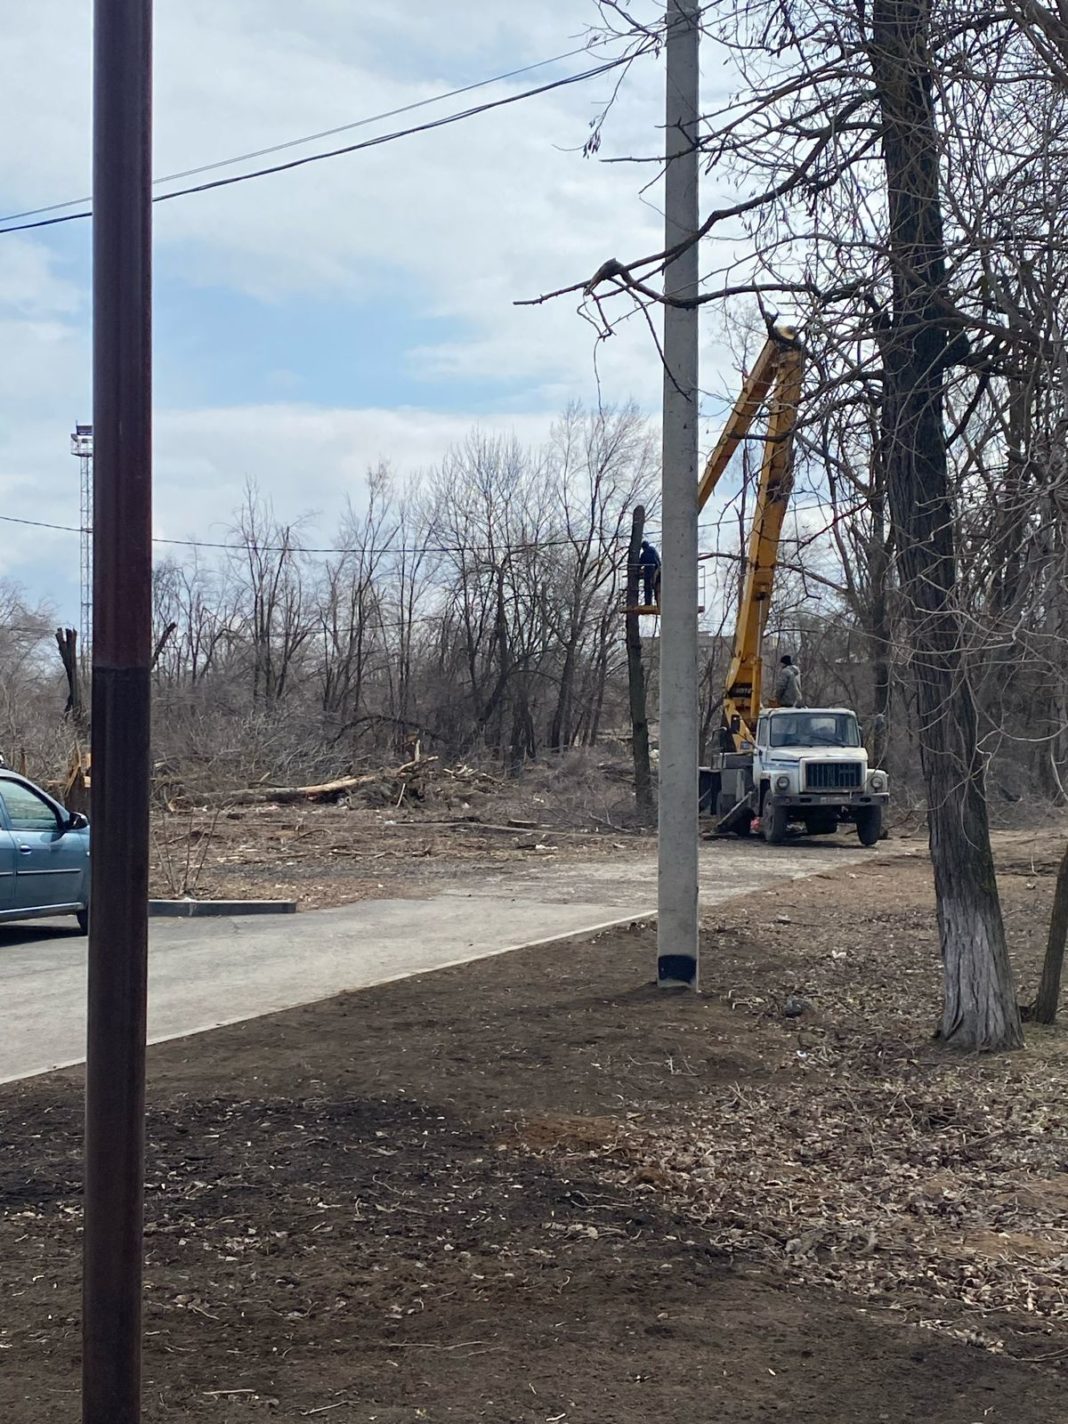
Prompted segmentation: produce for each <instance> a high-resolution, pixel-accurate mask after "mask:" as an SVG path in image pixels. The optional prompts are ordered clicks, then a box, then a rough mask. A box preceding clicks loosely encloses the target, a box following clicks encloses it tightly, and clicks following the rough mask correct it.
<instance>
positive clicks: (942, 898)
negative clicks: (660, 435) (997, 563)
mask: <svg viewBox="0 0 1068 1424" xmlns="http://www.w3.org/2000/svg"><path fill="white" fill-rule="evenodd" d="M929 20H930V16H929V11H928V6H927V3H926V0H873V7H872V44H871V63H872V73H873V78H874V81H875V88H876V92H877V95H878V101H879V106H880V109H881V113H882V119H883V125H884V127H883V160H884V163H885V166H886V189H887V203H888V209H889V221H890V260H891V266H892V275H893V320H892V328H891V331H890V333H889V334H888V336H887V338H886V355H887V362H886V373H885V388H884V428H885V437H886V438H885V443H884V449H885V455H886V474H887V488H888V494H889V499H890V512H891V516H892V519H893V522H894V532H895V539H896V544H897V550H898V560H899V566H900V570H901V587H902V593H903V595H904V601H905V605H906V613H907V617H908V619H909V623H910V634H911V666H912V674H913V678H914V681H915V687H916V701H917V709H918V713H919V734H920V757H921V762H922V766H923V773H924V779H925V782H926V788H927V806H928V811H927V815H928V828H929V833H930V845H931V860H932V862H933V865H934V876H935V894H936V897H937V905H938V927H939V933H940V937H941V944H942V958H943V962H944V969H945V1003H944V1009H943V1015H942V1025H941V1036H942V1038H943V1039H944V1040H945V1041H946V1042H947V1043H950V1044H953V1045H954V1046H958V1047H960V1048H969V1049H996V1048H1016V1047H1019V1046H1020V1044H1021V1043H1022V1041H1023V1036H1022V1030H1021V1027H1020V1014H1019V1009H1018V1006H1017V1003H1016V995H1015V991H1014V988H1013V983H1012V973H1011V970H1010V968H1009V960H1008V953H1007V950H1006V946H1005V930H1004V926H1003V923H1002V919H1001V906H1000V903H999V900H998V891H997V882H996V880H995V878H994V861H993V855H992V853H991V850H990V831H989V826H988V823H987V808H986V799H985V795H984V786H983V760H982V756H981V754H980V752H979V750H978V746H977V725H976V710H975V701H974V698H973V695H972V691H971V688H970V686H969V684H968V680H967V677H966V675H965V670H964V668H963V666H962V646H961V643H962V640H961V628H960V623H959V619H958V616H957V611H956V609H955V607H954V602H953V594H954V584H955V582H956V549H955V543H954V537H953V510H952V504H951V500H950V492H949V479H948V469H947V459H946V443H945V430H944V425H943V385H944V379H945V368H946V365H947V363H948V362H949V361H950V359H951V352H950V339H949V332H948V330H947V327H946V322H945V319H944V314H943V310H942V307H941V306H940V299H941V298H942V296H943V292H944V283H945V249H944V241H943V233H942V214H941V205H940V197H939V185H938V135H937V131H936V126H935V116H934V106H933V103H932V99H931V76H930V72H929V69H928V57H929V55H930V24H929Z"/></svg>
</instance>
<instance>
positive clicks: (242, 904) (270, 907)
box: [148, 900, 297, 920]
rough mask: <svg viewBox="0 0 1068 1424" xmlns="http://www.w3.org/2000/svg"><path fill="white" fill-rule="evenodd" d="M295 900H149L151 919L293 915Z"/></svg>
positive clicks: (295, 909)
mask: <svg viewBox="0 0 1068 1424" xmlns="http://www.w3.org/2000/svg"><path fill="white" fill-rule="evenodd" d="M296 911H297V902H296V900H149V902H148V913H149V915H150V917H151V918H152V919H183V920H191V919H198V918H200V917H202V916H206V915H212V916H227V915H294V914H296Z"/></svg>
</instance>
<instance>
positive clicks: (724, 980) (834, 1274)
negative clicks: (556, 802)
mask: <svg viewBox="0 0 1068 1424" xmlns="http://www.w3.org/2000/svg"><path fill="white" fill-rule="evenodd" d="M1047 845H1048V846H1049V847H1050V849H1049V851H1047V850H1046V849H1045V846H1047ZM1042 846H1043V848H1042V849H1041V851H1040V852H1036V853H1035V854H1036V857H1037V858H1033V857H1032V853H1031V850H1030V847H1029V845H1028V843H1027V841H1026V839H1025V838H1022V837H1019V836H1017V837H1015V838H1012V839H1011V840H1006V841H1004V842H1003V854H1002V861H1001V867H1000V869H1001V884H1002V891H1003V897H1004V904H1005V910H1006V918H1007V923H1008V928H1009V934H1010V939H1011V943H1012V951H1013V958H1014V962H1015V964H1016V968H1017V971H1018V974H1019V977H1020V983H1021V994H1022V996H1023V997H1026V996H1027V994H1029V993H1030V992H1031V991H1032V990H1033V986H1034V984H1035V982H1036V977H1037V962H1038V956H1039V954H1040V950H1041V945H1042V942H1043V938H1044V933H1045V917H1046V915H1047V913H1048V905H1049V900H1050V896H1051V893H1052V884H1053V864H1052V858H1051V857H1052V854H1053V853H1054V851H1055V850H1056V847H1055V846H1054V845H1052V843H1051V842H1050V841H1048V840H1047V839H1046V838H1043V842H1042ZM653 965H654V942H653V936H652V933H651V931H650V929H649V928H648V927H646V926H643V925H635V926H633V927H631V928H630V929H626V930H622V931H610V932H606V933H605V934H603V935H600V936H597V937H594V938H592V939H589V940H585V941H580V942H573V943H567V944H561V945H554V946H550V947H543V948H540V949H537V950H533V951H525V952H521V953H517V954H512V955H506V956H503V957H500V958H497V959H492V960H486V961H482V962H480V963H477V964H473V965H469V966H466V967H462V968H458V969H450V970H446V971H442V972H440V973H437V974H433V975H428V976H425V977H423V978H420V979H414V980H408V981H404V982H401V983H396V984H392V985H388V986H383V987H381V988H378V989H374V990H370V991H366V992H363V993H360V994H356V995H348V996H343V997H340V998H338V999H334V1000H330V1001H328V1002H325V1003H322V1004H317V1005H312V1006H310V1007H307V1008H303V1009H298V1010H293V1011H290V1012H288V1013H284V1014H280V1015H276V1016H274V1017H272V1018H266V1019H260V1020H256V1021H253V1022H250V1023H246V1024H242V1025H238V1026H236V1027H233V1028H228V1029H225V1030H221V1031H218V1032H216V1033H213V1034H211V1035H204V1036H200V1037H196V1038H192V1039H187V1040H182V1041H178V1042H175V1043H170V1044H167V1045H162V1046H159V1047H158V1048H156V1049H153V1050H152V1051H151V1054H150V1119H149V1129H148V1138H149V1148H148V1207H147V1211H148V1231H147V1238H146V1247H147V1314H146V1330H147V1339H146V1356H145V1380H146V1414H145V1417H146V1420H148V1421H164V1420H172V1419H173V1420H183V1421H185V1420H188V1421H201V1420H204V1421H208V1420H211V1421H218V1424H244V1421H251V1420H254V1419H260V1418H278V1419H286V1420H302V1419H313V1420H318V1419H320V1418H322V1419H324V1420H328V1421H330V1424H333V1421H338V1424H345V1422H347V1421H361V1424H363V1421H382V1422H383V1424H402V1421H403V1424H409V1421H416V1420H430V1421H436V1420H453V1419H455V1420H464V1421H468V1420H487V1421H494V1424H638V1421H645V1420H647V1419H649V1418H663V1419H666V1420H670V1421H678V1424H699V1421H700V1424H704V1421H706V1420H710V1419H716V1420H722V1421H725V1424H756V1421H761V1424H763V1421H767V1420H773V1419H781V1420H783V1421H790V1424H803V1422H804V1421H809V1424H867V1421H882V1420H886V1421H890V1424H905V1421H916V1424H919V1421H921V1420H922V1421H928V1420H937V1421H939V1424H979V1421H984V1424H985V1421H994V1424H996V1422H997V1421H1004V1424H1009V1421H1013V1424H1039V1421H1042V1424H1054V1421H1059V1420H1060V1419H1063V1418H1064V1417H1065V1408H1064V1398H1065V1386H1066V1382H1068V1380H1066V1374H1068V1296H1066V1291H1068V1133H1066V1117H1068V1092H1066V1088H1068V1034H1066V1033H1065V1032H1064V1031H1062V1030H1060V1029H1057V1030H1043V1031H1038V1030H1034V1029H1032V1030H1031V1033H1030V1046H1029V1048H1028V1050H1027V1051H1026V1052H1025V1053H1023V1054H1016V1055H1011V1056H1007V1057H1005V1058H999V1059H989V1060H976V1059H968V1060H961V1059H958V1058H954V1057H951V1056H947V1055H945V1054H943V1053H942V1052H940V1051H939V1050H938V1049H937V1047H936V1045H935V1044H934V1043H933V1041H932V1039H931V1036H930V1031H931V1026H932V1024H933V1023H934V1021H935V1016H936V1009H937V993H938V963H937V949H936V944H935V939H934V933H933V924H932V900H931V891H930V884H929V872H928V870H927V867H926V866H925V865H924V863H923V862H922V861H921V860H920V858H919V857H915V856H913V857H900V856H899V857H897V858H891V857H889V856H886V855H882V856H880V855H879V854H875V855H873V857H872V859H871V860H870V861H867V862H865V863H864V864H863V866H852V867H850V868H849V869H843V870H841V871H836V872H834V873H833V874H830V873H829V874H822V875H820V876H817V877H814V878H812V879H811V880H808V881H805V882H796V883H793V884H790V885H786V886H783V887H780V888H779V889H776V890H774V891H769V892H765V893H764V894H762V895H759V896H752V897H748V898H746V899H745V900H741V901H734V902H732V903H730V904H729V905H720V906H718V907H717V908H716V910H715V912H714V913H713V914H712V915H710V916H709V917H708V919H707V921H706V923H705V942H704V963H703V976H704V993H703V994H702V995H701V996H699V997H698V996H692V995H679V996H676V995H665V994H661V993H658V992H657V991H656V990H655V988H653V987H652V986H651V984H650V977H651V972H652V969H653ZM80 1088H81V1084H80V1077H79V1075H78V1074H77V1073H74V1072H68V1073H62V1074H55V1075H52V1076H50V1077H47V1078H42V1079H35V1080H29V1081H26V1082H23V1083H21V1084H14V1085H9V1086H8V1087H6V1088H4V1089H0V1132H2V1141H3V1145H4V1152H3V1155H2V1157H0V1262H2V1266H0V1271H2V1280H3V1285H4V1290H3V1294H2V1297H0V1417H2V1418H5V1419H11V1420H13V1421H17V1424H44V1422H45V1421H48V1424H66V1421H71V1424H73V1421H74V1420H75V1418H76V1417H77V1416H78V1404H77V1384H78V1380H77V1371H78V1351H79V1333H78V1332H79V1323H78V1311H79V1303H78V1271H79V1257H78V1253H79V1247H80V1240H79V1238H80V1229H81V1220H80V1186H79V1150H80V1134H81V1102H80Z"/></svg>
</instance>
